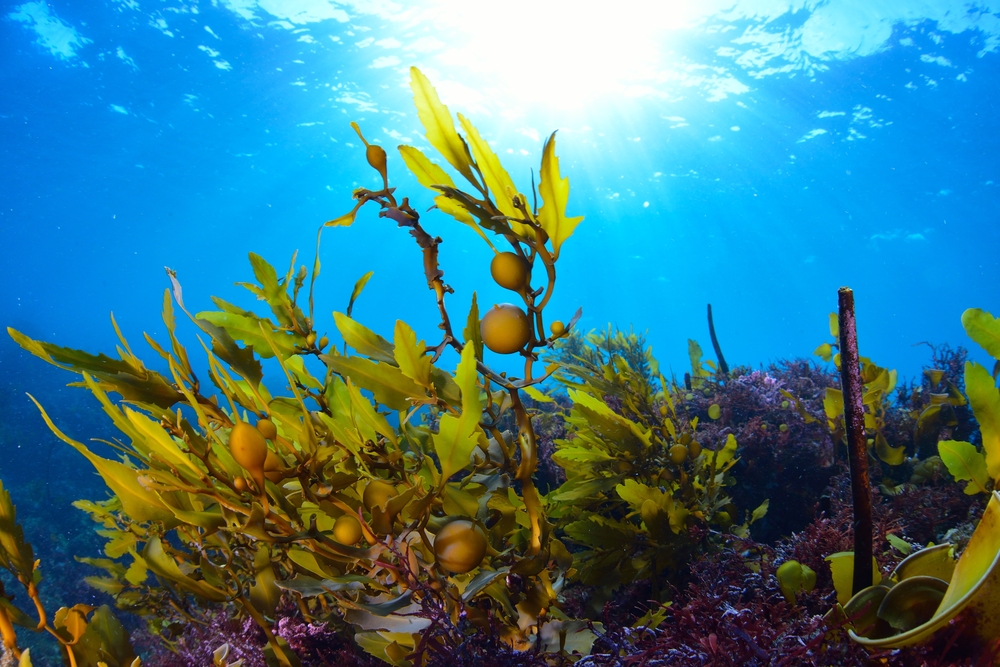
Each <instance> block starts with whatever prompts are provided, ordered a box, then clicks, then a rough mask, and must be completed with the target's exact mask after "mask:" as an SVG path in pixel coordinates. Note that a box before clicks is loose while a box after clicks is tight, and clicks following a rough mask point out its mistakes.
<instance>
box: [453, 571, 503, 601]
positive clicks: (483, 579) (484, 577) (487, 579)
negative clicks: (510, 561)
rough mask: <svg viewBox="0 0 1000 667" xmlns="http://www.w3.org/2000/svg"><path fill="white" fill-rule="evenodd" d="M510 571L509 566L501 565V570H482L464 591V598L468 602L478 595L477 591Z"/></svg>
mask: <svg viewBox="0 0 1000 667" xmlns="http://www.w3.org/2000/svg"><path fill="white" fill-rule="evenodd" d="M509 571H510V568H509V567H501V568H500V569H499V570H480V571H479V574H477V575H476V576H475V577H473V578H472V581H470V582H469V583H468V585H467V586H466V587H465V590H464V591H462V600H463V601H464V602H468V601H469V600H471V599H472V598H474V597H475V596H476V593H478V592H479V591H481V590H483V589H484V588H486V587H487V586H489V585H490V584H491V583H493V581H494V580H496V578H497V577H503V576H506V575H507V573H508V572H509Z"/></svg>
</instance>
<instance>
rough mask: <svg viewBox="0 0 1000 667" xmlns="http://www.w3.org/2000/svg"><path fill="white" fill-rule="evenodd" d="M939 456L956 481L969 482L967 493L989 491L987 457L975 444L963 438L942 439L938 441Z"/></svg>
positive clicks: (966, 486)
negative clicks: (964, 440)
mask: <svg viewBox="0 0 1000 667" xmlns="http://www.w3.org/2000/svg"><path fill="white" fill-rule="evenodd" d="M938 456H940V457H941V460H942V461H943V462H944V464H945V466H947V467H948V472H950V473H951V476H952V477H954V478H955V481H956V482H966V481H967V482H969V483H968V484H966V485H965V493H966V495H969V496H971V495H975V494H977V493H987V492H988V491H989V489H988V488H987V484H988V483H989V480H990V475H989V473H988V472H987V470H986V457H984V456H983V453H982V452H980V451H979V450H978V449H976V447H975V446H974V445H972V444H970V443H968V442H963V441H961V440H942V441H941V442H939V443H938Z"/></svg>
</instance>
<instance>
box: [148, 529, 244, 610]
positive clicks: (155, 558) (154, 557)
mask: <svg viewBox="0 0 1000 667" xmlns="http://www.w3.org/2000/svg"><path fill="white" fill-rule="evenodd" d="M142 557H143V558H144V559H145V560H146V565H147V566H148V567H149V569H150V570H152V571H153V573H154V574H155V575H157V576H159V577H163V578H164V579H167V580H169V581H172V582H174V583H175V584H177V585H178V586H180V587H181V588H183V589H184V590H186V591H188V592H189V593H194V594H195V595H198V596H200V597H203V598H205V599H207V600H211V601H213V602H222V601H223V600H225V599H226V598H227V597H228V596H227V595H226V592H225V591H223V590H220V589H218V588H215V587H214V586H211V585H209V584H208V583H206V582H204V581H201V580H198V579H192V578H191V577H189V576H187V575H186V574H184V573H183V572H182V571H181V569H180V567H179V566H178V565H177V561H175V560H174V557H173V556H171V555H170V554H168V553H167V552H165V551H164V550H163V544H162V543H161V542H160V538H159V537H156V536H153V537H150V538H149V541H148V542H146V548H145V549H143V551H142Z"/></svg>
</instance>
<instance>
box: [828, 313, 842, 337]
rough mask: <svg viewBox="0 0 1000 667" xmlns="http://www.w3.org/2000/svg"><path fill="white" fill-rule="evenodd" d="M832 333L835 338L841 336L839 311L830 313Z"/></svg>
mask: <svg viewBox="0 0 1000 667" xmlns="http://www.w3.org/2000/svg"><path fill="white" fill-rule="evenodd" d="M830 335H831V336H833V337H834V338H840V317H838V316H837V313H830Z"/></svg>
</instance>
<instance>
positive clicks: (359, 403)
mask: <svg viewBox="0 0 1000 667" xmlns="http://www.w3.org/2000/svg"><path fill="white" fill-rule="evenodd" d="M347 390H348V391H349V392H350V395H351V407H352V408H353V413H354V416H355V417H356V418H360V419H361V420H362V421H364V422H365V423H366V424H368V426H370V427H371V428H372V429H373V430H374V431H375V432H376V433H379V434H381V435H383V436H385V438H386V439H387V440H388V441H389V442H391V443H392V444H394V445H395V444H396V432H395V431H394V430H393V429H392V427H391V426H389V422H388V421H387V420H386V418H385V417H384V416H383V415H381V414H379V413H378V412H376V411H375V406H373V405H372V404H371V401H369V400H368V399H367V398H365V397H364V396H362V395H361V390H359V389H358V388H357V386H356V385H355V384H354V383H353V382H351V379H350V378H348V379H347Z"/></svg>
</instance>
